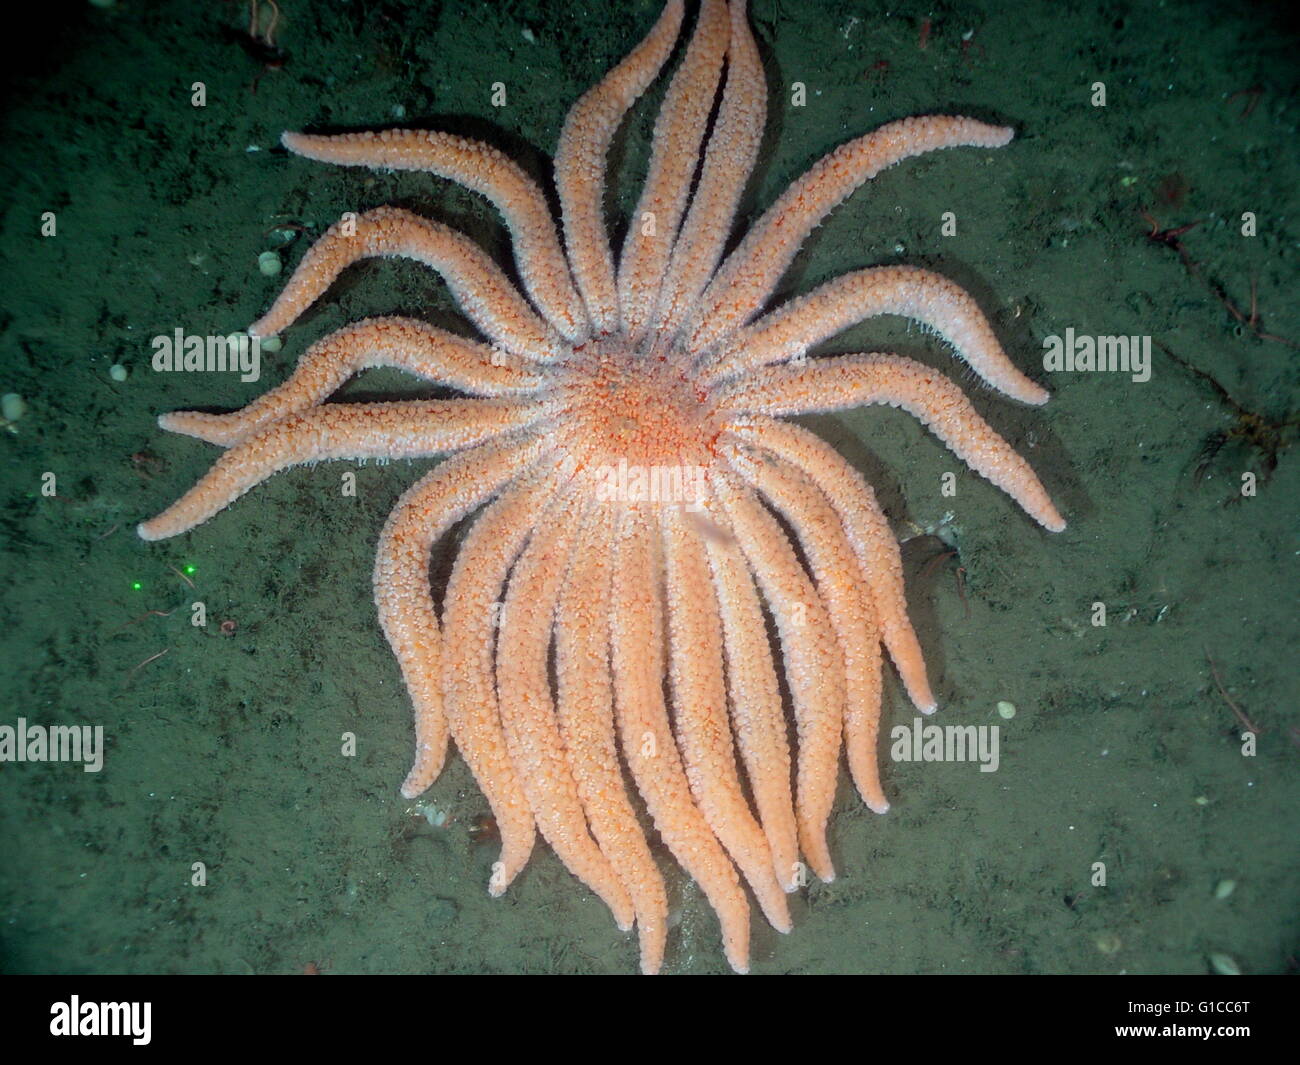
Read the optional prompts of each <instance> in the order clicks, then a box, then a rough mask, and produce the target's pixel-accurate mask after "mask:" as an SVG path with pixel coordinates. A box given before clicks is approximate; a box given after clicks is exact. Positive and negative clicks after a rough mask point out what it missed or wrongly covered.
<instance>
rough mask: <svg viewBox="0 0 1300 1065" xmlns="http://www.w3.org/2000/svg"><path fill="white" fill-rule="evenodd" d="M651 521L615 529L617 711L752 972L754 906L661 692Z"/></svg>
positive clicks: (626, 746)
mask: <svg viewBox="0 0 1300 1065" xmlns="http://www.w3.org/2000/svg"><path fill="white" fill-rule="evenodd" d="M652 532H653V530H652V527H651V522H650V518H649V517H648V516H647V513H646V510H645V508H644V507H643V506H636V505H632V506H628V507H627V508H626V509H625V510H624V512H623V514H622V515H621V520H620V522H619V527H618V529H617V530H616V532H615V541H614V544H613V548H614V582H613V596H612V599H611V607H610V615H609V616H610V642H611V655H610V659H611V661H612V663H613V671H614V712H615V717H616V720H617V721H618V731H619V738H620V741H621V744H622V748H623V756H624V758H625V759H626V760H627V765H628V769H629V770H631V773H632V778H633V780H635V781H636V786H637V791H638V792H639V793H640V795H641V798H642V799H643V800H644V801H645V805H646V809H647V810H648V811H649V813H650V817H651V819H652V820H653V821H654V824H655V828H656V829H658V831H659V835H660V836H661V837H662V839H663V841H664V843H665V844H667V846H668V849H669V850H670V851H672V853H673V856H674V857H675V858H676V859H677V861H678V862H679V863H680V864H681V866H682V868H683V869H685V870H686V872H687V873H688V874H689V875H690V876H691V877H693V878H694V880H695V882H696V883H697V884H699V885H700V887H701V889H702V890H703V891H704V894H705V895H706V896H707V897H708V900H709V902H710V903H711V904H712V906H713V909H714V910H715V911H716V912H717V914H718V920H719V922H720V923H721V925H722V946H723V950H724V951H725V952H726V955H727V961H728V962H730V964H731V967H732V968H733V969H734V970H736V972H739V973H744V972H748V971H749V903H748V901H746V898H745V893H744V891H743V890H742V889H741V887H740V882H739V879H738V877H737V875H736V868H735V866H733V865H732V864H731V860H730V859H729V858H728V857H727V855H726V852H725V851H724V850H723V849H722V846H721V845H720V844H719V843H718V840H717V838H716V837H715V836H714V835H713V832H712V831H711V830H710V828H709V826H708V824H707V823H706V822H705V820H704V817H703V815H702V814H701V813H700V811H699V808H698V807H697V806H696V805H695V802H694V800H692V798H691V791H690V785H689V784H688V783H687V780H686V773H685V770H683V768H682V764H681V759H680V757H679V755H678V753H677V747H676V744H675V741H674V738H673V733H672V728H671V726H670V725H669V723H668V710H667V708H666V706H665V705H664V697H663V676H664V656H663V616H662V614H663V607H662V601H661V598H660V588H661V584H662V581H661V578H660V562H659V559H658V553H657V551H656V549H655V543H654V539H653V536H652Z"/></svg>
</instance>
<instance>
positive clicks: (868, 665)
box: [725, 438, 889, 814]
mask: <svg viewBox="0 0 1300 1065" xmlns="http://www.w3.org/2000/svg"><path fill="white" fill-rule="evenodd" d="M728 443H729V444H734V438H732V440H731V441H728ZM725 453H726V455H727V458H728V460H729V461H730V463H731V465H732V468H733V469H735V470H736V471H737V472H738V473H739V474H740V475H741V476H742V477H743V478H744V479H745V480H746V481H747V482H748V483H749V484H751V485H752V486H753V487H755V488H757V489H758V490H759V491H760V492H762V493H763V495H764V496H765V497H766V498H767V499H768V501H769V502H770V503H771V504H772V506H774V507H775V508H776V509H777V510H779V511H780V512H781V514H782V515H784V517H785V519H786V521H787V522H789V524H790V527H791V528H792V529H794V531H795V535H796V536H798V538H799V543H800V545H801V546H802V547H803V551H804V556H805V557H806V558H807V559H808V565H809V568H810V569H811V570H812V572H813V574H814V576H815V578H816V585H817V590H818V592H820V593H821V597H822V602H823V603H824V604H825V605H826V612H827V613H828V614H829V616H830V622H831V628H833V629H834V630H835V635H836V638H837V639H838V640H839V645H840V655H841V658H842V661H843V663H844V692H845V702H844V745H845V748H846V749H847V751H848V760H849V772H850V774H851V775H852V777H853V782H854V784H856V785H857V788H858V793H859V794H860V795H861V796H862V801H863V802H864V803H866V804H867V806H868V808H870V809H871V810H874V811H875V812H876V813H878V814H883V813H885V812H886V811H887V810H888V809H889V802H888V800H886V798H885V793H884V791H882V790H881V787H880V768H879V765H878V762H877V755H876V747H877V742H878V733H879V729H880V698H881V690H880V624H879V620H878V619H877V617H876V607H875V604H874V603H873V602H872V600H871V593H870V591H869V589H868V586H867V582H866V580H865V579H864V577H863V574H862V569H861V567H860V566H859V565H858V560H857V557H856V556H855V555H854V553H853V548H852V547H851V546H850V545H849V541H848V538H847V537H846V536H845V534H844V530H843V528H842V527H841V525H840V521H839V518H837V517H836V515H835V511H834V510H833V509H832V508H831V505H830V503H829V502H828V501H827V499H826V496H825V495H823V494H822V492H821V490H820V489H818V488H817V486H816V485H815V484H814V483H813V482H812V481H811V480H810V479H809V478H807V477H805V476H804V475H803V474H802V473H800V472H799V471H798V470H797V469H796V468H795V467H793V466H790V465H789V464H788V463H785V462H782V461H781V460H780V459H775V458H768V457H766V456H759V457H757V458H756V457H755V456H753V455H750V454H747V453H746V451H745V450H744V449H742V448H737V447H735V446H730V447H727V449H726V451H725Z"/></svg>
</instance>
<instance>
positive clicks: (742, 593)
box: [698, 507, 799, 891]
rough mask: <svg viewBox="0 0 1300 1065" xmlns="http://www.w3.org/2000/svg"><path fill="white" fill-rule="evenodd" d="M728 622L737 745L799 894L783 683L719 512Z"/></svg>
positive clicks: (714, 561) (723, 607) (710, 543)
mask: <svg viewBox="0 0 1300 1065" xmlns="http://www.w3.org/2000/svg"><path fill="white" fill-rule="evenodd" d="M698 520H700V522H701V524H702V531H703V534H704V543H705V548H706V550H707V551H708V554H709V568H710V570H711V572H712V575H713V586H714V591H715V594H716V595H717V597H718V607H719V611H720V614H721V617H722V634H723V642H724V645H725V648H726V665H727V688H728V695H729V696H730V699H731V718H732V724H733V725H734V727H735V730H736V746H737V747H738V748H739V749H740V755H741V759H742V761H743V762H744V764H745V774H746V777H747V778H748V780H749V787H750V791H751V792H752V793H753V796H754V804H755V806H757V807H758V816H759V820H760V821H761V822H762V825H763V831H764V833H765V834H766V835H767V843H768V847H769V848H770V850H771V852H772V867H773V870H774V871H775V873H776V878H777V882H778V883H780V885H781V887H782V888H784V889H785V890H786V891H794V890H796V889H797V888H798V887H799V865H798V863H799V835H798V828H797V827H796V825H795V820H794V799H793V796H792V795H791V793H790V745H789V743H788V742H787V740H786V721H785V712H784V709H783V707H782V705H781V689H780V682H779V680H778V678H777V674H776V665H775V663H774V662H773V660H772V646H771V643H770V642H769V641H768V638H767V623H766V621H765V620H764V618H763V607H762V602H761V601H760V599H759V596H758V589H757V588H756V587H754V578H753V577H751V576H750V574H749V569H748V567H747V566H746V564H745V559H744V556H743V555H741V554H740V552H739V550H738V548H737V547H736V538H735V536H734V535H733V534H732V532H731V530H730V528H729V527H727V526H726V518H725V517H724V516H723V515H722V514H721V513H719V512H718V508H716V507H715V508H714V511H713V512H711V513H709V514H708V516H707V517H704V518H700V519H698Z"/></svg>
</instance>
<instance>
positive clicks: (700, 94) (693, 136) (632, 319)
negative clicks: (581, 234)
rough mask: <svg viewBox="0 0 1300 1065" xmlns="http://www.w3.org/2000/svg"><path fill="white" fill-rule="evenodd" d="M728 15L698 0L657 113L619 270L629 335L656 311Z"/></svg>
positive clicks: (721, 5) (718, 0)
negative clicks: (692, 27) (687, 40)
mask: <svg viewBox="0 0 1300 1065" xmlns="http://www.w3.org/2000/svg"><path fill="white" fill-rule="evenodd" d="M728 23H729V20H728V18H727V5H726V3H725V2H724V0H704V3H703V4H702V5H701V6H700V14H699V18H698V19H697V21H696V25H695V33H694V34H693V35H692V37H691V43H690V45H689V46H688V47H687V49H686V57H685V58H684V59H683V60H682V62H681V65H680V66H679V67H678V68H677V72H676V73H675V74H674V75H673V79H672V81H671V82H670V83H669V85H668V92H667V93H666V94H665V96H664V102H663V105H662V106H661V107H660V108H659V117H658V118H657V119H656V120H655V132H654V141H653V144H652V148H651V153H650V166H649V169H648V171H647V172H646V179H645V185H644V187H643V188H642V190H641V198H640V200H639V202H638V203H637V206H636V210H635V211H634V212H633V214H632V225H631V228H630V229H629V230H628V235H627V240H626V242H625V243H624V245H623V254H622V259H621V261H620V263H619V270H618V300H619V309H620V312H621V314H622V321H623V329H624V331H625V332H626V334H627V336H628V339H629V340H630V341H631V342H632V343H635V342H636V341H637V340H639V339H640V337H641V336H642V334H643V331H644V330H645V327H646V325H647V324H648V322H649V320H650V317H651V315H652V314H653V313H654V309H655V304H656V302H657V301H658V298H659V290H660V286H661V285H662V284H663V281H664V277H665V274H666V272H667V268H668V258H669V255H670V254H671V252H672V247H673V240H674V238H675V237H676V236H677V228H678V226H679V225H680V224H681V220H682V214H683V212H684V211H685V209H686V200H687V197H688V196H689V194H690V189H691V179H692V178H693V177H694V176H695V166H696V161H697V160H698V159H699V155H700V142H701V141H702V140H703V139H704V130H705V127H706V126H707V125H708V120H709V109H710V108H711V107H712V106H713V97H714V94H715V93H716V92H717V88H718V80H719V78H720V77H721V76H722V57H723V55H724V54H725V53H726V50H727V37H728V36H729V33H730V26H729V24H728Z"/></svg>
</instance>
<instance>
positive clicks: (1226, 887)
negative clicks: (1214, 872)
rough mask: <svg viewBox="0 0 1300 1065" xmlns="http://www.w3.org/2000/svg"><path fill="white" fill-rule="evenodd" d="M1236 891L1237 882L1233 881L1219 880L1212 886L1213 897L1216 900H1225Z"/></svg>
mask: <svg viewBox="0 0 1300 1065" xmlns="http://www.w3.org/2000/svg"><path fill="white" fill-rule="evenodd" d="M1236 890H1237V882H1236V881H1235V880H1220V881H1219V882H1218V883H1217V884H1215V885H1214V897H1215V898H1216V899H1226V898H1227V897H1228V896H1229V895H1231V894H1232V893H1233V892H1234V891H1236Z"/></svg>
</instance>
